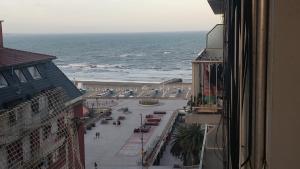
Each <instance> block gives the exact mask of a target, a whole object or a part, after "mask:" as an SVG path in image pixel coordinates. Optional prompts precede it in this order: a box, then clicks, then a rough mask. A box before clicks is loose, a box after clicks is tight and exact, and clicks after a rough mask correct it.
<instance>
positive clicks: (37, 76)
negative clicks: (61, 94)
mask: <svg viewBox="0 0 300 169" xmlns="http://www.w3.org/2000/svg"><path fill="white" fill-rule="evenodd" d="M27 69H28V71H29V73H30V75H31V76H32V78H33V79H35V80H36V79H41V78H42V76H41V74H40V72H39V71H38V70H37V68H36V67H35V66H31V67H28V68H27Z"/></svg>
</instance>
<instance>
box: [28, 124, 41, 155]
mask: <svg viewBox="0 0 300 169" xmlns="http://www.w3.org/2000/svg"><path fill="white" fill-rule="evenodd" d="M39 149H40V131H39V129H36V130H34V131H32V132H31V133H30V152H31V155H32V156H35V155H36V153H37V152H38V151H39Z"/></svg>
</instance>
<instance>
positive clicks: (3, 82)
mask: <svg viewBox="0 0 300 169" xmlns="http://www.w3.org/2000/svg"><path fill="white" fill-rule="evenodd" d="M7 86H8V84H7V81H6V80H5V78H4V76H3V75H2V74H0V88H3V87H7Z"/></svg>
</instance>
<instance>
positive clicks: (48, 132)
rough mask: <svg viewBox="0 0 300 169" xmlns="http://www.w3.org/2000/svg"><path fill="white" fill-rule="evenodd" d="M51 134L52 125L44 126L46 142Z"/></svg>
mask: <svg viewBox="0 0 300 169" xmlns="http://www.w3.org/2000/svg"><path fill="white" fill-rule="evenodd" d="M50 134H51V125H45V126H43V136H44V137H43V140H46V139H47V138H48V137H49V136H50Z"/></svg>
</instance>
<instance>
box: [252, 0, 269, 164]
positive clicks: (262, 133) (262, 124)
mask: <svg viewBox="0 0 300 169" xmlns="http://www.w3.org/2000/svg"><path fill="white" fill-rule="evenodd" d="M256 3H257V18H256V19H257V22H256V23H257V27H256V30H257V32H256V33H257V41H256V50H257V58H256V86H255V99H256V102H255V129H254V131H255V137H254V169H262V168H263V167H264V162H265V150H266V145H265V141H266V86H267V85H266V83H267V81H266V77H267V48H268V46H267V37H268V33H267V31H268V0H257V1H256Z"/></svg>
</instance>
